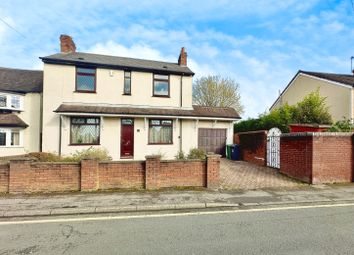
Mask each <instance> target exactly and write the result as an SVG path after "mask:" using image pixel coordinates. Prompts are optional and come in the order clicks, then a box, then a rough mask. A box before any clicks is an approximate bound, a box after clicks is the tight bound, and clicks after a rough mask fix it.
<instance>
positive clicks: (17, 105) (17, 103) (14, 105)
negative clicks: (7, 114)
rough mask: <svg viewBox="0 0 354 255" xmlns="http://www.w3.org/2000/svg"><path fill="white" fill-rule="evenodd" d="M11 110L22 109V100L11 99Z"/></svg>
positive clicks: (17, 98) (16, 97)
mask: <svg viewBox="0 0 354 255" xmlns="http://www.w3.org/2000/svg"><path fill="white" fill-rule="evenodd" d="M11 108H13V109H20V108H21V100H20V97H19V96H12V97H11Z"/></svg>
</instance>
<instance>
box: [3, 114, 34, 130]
mask: <svg viewBox="0 0 354 255" xmlns="http://www.w3.org/2000/svg"><path fill="white" fill-rule="evenodd" d="M0 127H18V128H26V127H28V125H27V124H26V123H25V122H24V121H23V120H22V119H20V117H18V116H17V115H16V114H13V113H1V114H0Z"/></svg>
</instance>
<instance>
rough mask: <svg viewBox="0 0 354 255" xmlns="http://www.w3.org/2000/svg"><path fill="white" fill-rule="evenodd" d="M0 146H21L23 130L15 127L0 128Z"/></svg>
mask: <svg viewBox="0 0 354 255" xmlns="http://www.w3.org/2000/svg"><path fill="white" fill-rule="evenodd" d="M1 147H23V130H21V129H17V128H0V148H1Z"/></svg>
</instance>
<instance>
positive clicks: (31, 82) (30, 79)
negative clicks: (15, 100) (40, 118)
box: [0, 67, 43, 93]
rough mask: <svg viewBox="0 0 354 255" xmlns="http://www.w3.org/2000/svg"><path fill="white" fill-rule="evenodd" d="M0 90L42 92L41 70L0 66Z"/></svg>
mask: <svg viewBox="0 0 354 255" xmlns="http://www.w3.org/2000/svg"><path fill="white" fill-rule="evenodd" d="M0 91H10V92H18V93H29V92H38V93H39V92H42V91H43V71H37V70H22V69H14V68H4V67H0Z"/></svg>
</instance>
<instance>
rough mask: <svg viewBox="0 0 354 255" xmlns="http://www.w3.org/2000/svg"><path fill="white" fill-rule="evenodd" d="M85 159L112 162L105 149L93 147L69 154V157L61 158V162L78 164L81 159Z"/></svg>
mask: <svg viewBox="0 0 354 255" xmlns="http://www.w3.org/2000/svg"><path fill="white" fill-rule="evenodd" d="M87 158H90V159H97V160H99V161H103V160H112V157H111V156H110V155H109V153H108V151H107V150H106V149H100V148H93V147H90V148H88V149H85V150H81V151H76V152H75V153H73V154H71V156H67V157H63V158H62V159H63V161H67V162H79V161H81V160H82V159H87Z"/></svg>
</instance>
